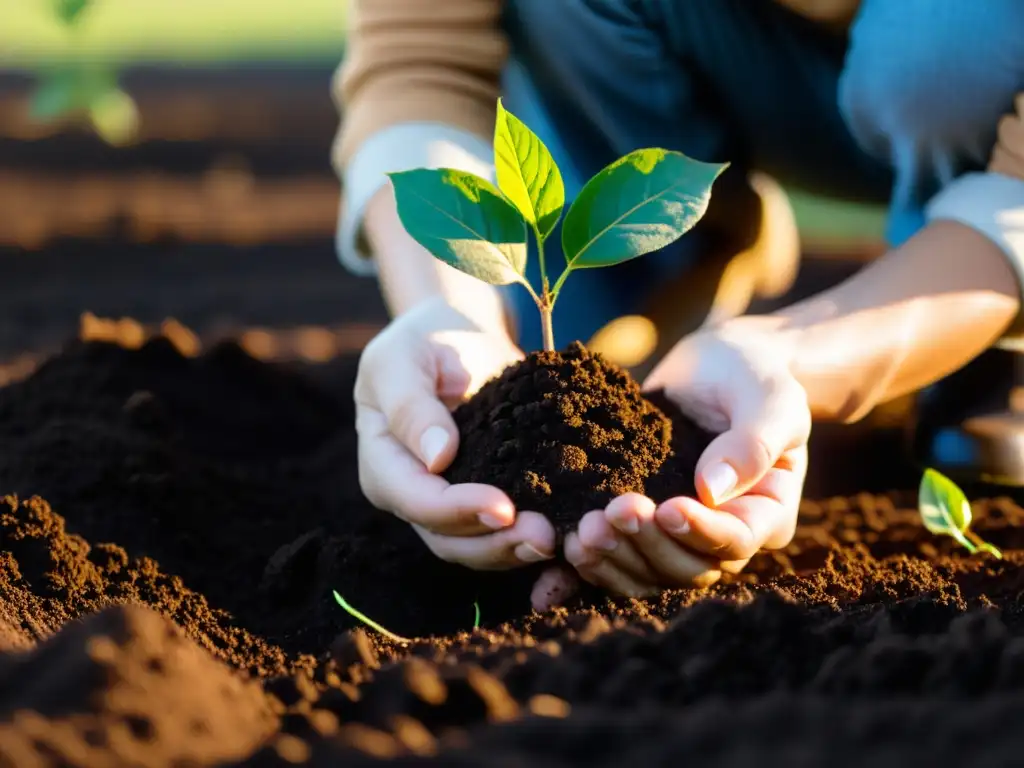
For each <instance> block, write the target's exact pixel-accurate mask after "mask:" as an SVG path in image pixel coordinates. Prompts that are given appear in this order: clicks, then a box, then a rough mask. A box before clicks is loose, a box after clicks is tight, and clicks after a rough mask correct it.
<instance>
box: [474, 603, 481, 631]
mask: <svg viewBox="0 0 1024 768" xmlns="http://www.w3.org/2000/svg"><path fill="white" fill-rule="evenodd" d="M473 610H474V611H475V612H476V616H475V617H474V618H473V629H480V603H479V602H474V603H473Z"/></svg>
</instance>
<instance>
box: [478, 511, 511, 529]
mask: <svg viewBox="0 0 1024 768" xmlns="http://www.w3.org/2000/svg"><path fill="white" fill-rule="evenodd" d="M477 519H478V520H479V521H480V523H481V525H485V526H487V527H488V528H490V529H491V530H492V531H500V530H501V529H502V528H508V526H509V523H508V522H507V521H506V520H505V519H504V518H501V517H498V516H497V515H495V514H493V513H491V512H481V513H480V514H478V515H477Z"/></svg>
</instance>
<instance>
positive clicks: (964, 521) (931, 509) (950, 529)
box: [917, 469, 975, 550]
mask: <svg viewBox="0 0 1024 768" xmlns="http://www.w3.org/2000/svg"><path fill="white" fill-rule="evenodd" d="M917 506H918V511H919V512H920V514H921V521H922V522H923V523H924V527H925V528H927V529H928V530H929V531H931V532H932V533H935V534H945V535H947V536H953V537H954V538H956V539H957V541H960V543H961V544H963V543H964V541H966V539H965V538H964V537H963V532H964V531H966V530H967V529H968V528H969V527H970V525H971V504H970V502H969V501H967V497H966V496H965V495H964V492H963V491H961V490H960V488H959V486H957V484H956V483H954V482H953V481H952V480H950V479H949V478H948V477H946V476H945V475H943V474H941V473H939V472H936V471H935V470H934V469H926V470H925V471H924V476H923V477H922V478H921V486H920V488H919V489H918V493H917ZM957 534H959V535H957ZM968 548H969V549H972V550H973V549H974V548H975V547H974V546H973V545H971V546H969V547H968Z"/></svg>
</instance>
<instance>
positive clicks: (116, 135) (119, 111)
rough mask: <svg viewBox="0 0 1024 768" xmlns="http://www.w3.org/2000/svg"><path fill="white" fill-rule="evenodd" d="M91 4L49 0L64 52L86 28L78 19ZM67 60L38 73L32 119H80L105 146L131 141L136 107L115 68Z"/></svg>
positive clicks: (75, 58) (73, 58) (88, 0)
mask: <svg viewBox="0 0 1024 768" xmlns="http://www.w3.org/2000/svg"><path fill="white" fill-rule="evenodd" d="M94 5H95V2H94V1H93V0H50V6H51V9H52V12H53V16H54V18H55V20H56V21H57V23H58V24H60V26H61V27H62V28H63V29H64V31H65V32H66V34H67V42H68V47H69V48H71V49H73V48H74V47H75V46H76V44H77V43H78V41H79V40H80V36H81V35H82V34H83V29H84V28H85V27H86V26H87V25H85V24H83V19H85V18H86V17H88V15H89V11H90V9H91V8H92V7H93V6H94ZM67 58H68V61H67V62H60V63H58V64H56V65H54V66H53V67H52V68H49V69H48V71H46V72H44V73H40V76H39V84H38V85H37V87H36V90H35V93H34V94H33V95H32V99H31V102H30V105H29V113H30V115H31V117H32V118H33V119H35V120H37V121H40V122H56V121H58V120H63V119H65V118H69V117H76V118H81V119H85V120H87V121H88V122H89V124H90V125H91V126H92V129H93V130H94V131H96V133H97V134H98V135H99V136H100V137H101V138H102V139H103V140H104V141H106V142H107V143H108V144H111V145H114V146H119V145H122V144H127V143H129V142H131V141H132V140H133V139H134V138H135V137H136V135H137V133H138V126H139V112H138V107H137V106H136V104H135V101H134V100H133V99H132V97H131V96H129V95H128V94H127V93H125V92H124V91H123V90H122V89H121V88H120V87H119V86H118V75H117V71H116V68H115V67H114V66H113V65H111V64H110V63H108V62H104V61H93V60H85V59H83V58H82V57H80V56H75V55H73V54H72V55H69V56H68V57H67Z"/></svg>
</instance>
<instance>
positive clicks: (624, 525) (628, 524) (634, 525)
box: [612, 515, 640, 534]
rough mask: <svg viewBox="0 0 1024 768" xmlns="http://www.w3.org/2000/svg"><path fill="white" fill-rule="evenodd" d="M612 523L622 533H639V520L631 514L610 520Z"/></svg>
mask: <svg viewBox="0 0 1024 768" xmlns="http://www.w3.org/2000/svg"><path fill="white" fill-rule="evenodd" d="M612 525H614V526H615V527H616V528H618V529H619V530H620V531H622V532H623V533H631V534H632V533H640V521H639V520H637V519H636V518H635V517H633V516H632V515H630V516H629V517H627V518H625V519H622V520H612Z"/></svg>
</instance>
